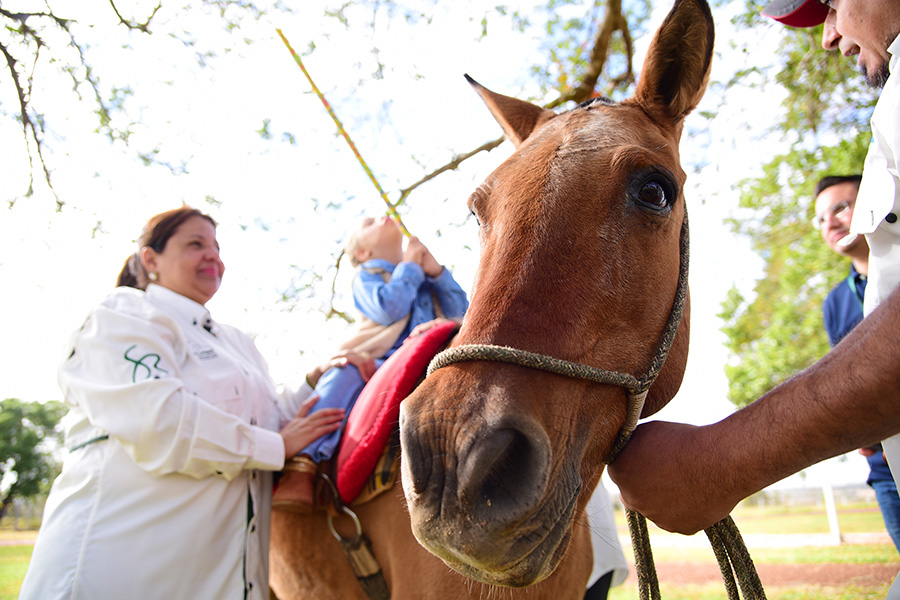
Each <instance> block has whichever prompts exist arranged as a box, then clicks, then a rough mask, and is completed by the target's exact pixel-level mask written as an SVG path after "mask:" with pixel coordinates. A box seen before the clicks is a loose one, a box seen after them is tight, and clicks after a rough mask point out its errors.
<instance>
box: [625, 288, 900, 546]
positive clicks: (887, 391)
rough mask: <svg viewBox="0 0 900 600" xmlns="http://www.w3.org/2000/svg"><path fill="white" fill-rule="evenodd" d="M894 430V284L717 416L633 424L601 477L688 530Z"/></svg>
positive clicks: (666, 522)
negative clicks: (693, 422)
mask: <svg viewBox="0 0 900 600" xmlns="http://www.w3.org/2000/svg"><path fill="white" fill-rule="evenodd" d="M696 401H698V402H702V399H696ZM896 433H900V290H897V291H894V293H893V294H891V296H890V297H889V298H888V299H887V300H886V301H885V302H884V303H883V304H882V305H881V306H880V307H879V308H878V309H877V310H875V311H874V312H873V313H872V314H871V315H870V316H869V317H867V318H866V319H864V320H863V322H862V323H860V324H859V325H858V326H857V327H856V328H855V329H854V330H853V331H852V332H850V334H849V335H848V336H847V337H846V338H844V340H843V341H841V343H840V344H838V345H837V346H836V347H835V348H834V349H833V350H832V351H831V352H829V353H828V354H827V355H826V356H825V357H824V358H822V360H820V361H819V362H817V363H816V364H814V365H813V366H811V367H810V368H808V369H806V370H804V371H803V372H801V373H799V374H798V375H797V376H795V377H793V378H792V379H790V380H789V381H787V382H785V383H784V384H782V385H780V386H778V387H777V388H775V389H774V390H772V391H771V392H769V393H768V394H766V395H765V396H763V397H762V398H760V399H759V400H757V401H756V402H754V403H753V404H751V405H749V406H747V407H746V408H743V409H741V410H739V411H737V412H735V413H734V414H732V415H730V416H729V417H727V418H725V419H723V420H722V421H719V422H718V423H714V424H712V425H706V426H702V427H694V426H690V425H684V424H679V423H666V422H662V421H658V422H651V423H646V424H643V425H641V426H639V427H638V428H637V430H636V431H635V433H634V436H633V437H632V439H631V441H630V442H629V443H628V445H627V446H626V447H625V449H624V450H623V451H622V453H621V454H620V455H619V457H618V458H617V459H616V461H615V462H614V463H613V464H611V465H610V466H609V473H610V476H611V477H612V479H613V481H614V482H615V483H616V484H617V485H618V486H619V490H620V493H621V495H622V500H623V502H624V503H625V506H627V507H628V508H631V509H633V510H636V511H637V512H639V513H641V514H643V515H644V516H646V517H647V518H648V519H650V520H651V521H653V522H655V523H656V524H657V525H659V526H660V527H662V528H663V529H666V530H669V531H675V532H678V533H685V534H692V533H696V532H697V531H700V530H701V529H704V528H706V527H708V526H710V525H712V524H714V523H716V522H717V521H719V520H721V519H723V518H725V517H726V516H727V515H728V514H729V513H730V512H731V511H732V509H733V508H734V507H735V505H736V504H737V503H738V502H740V501H741V500H742V499H744V498H746V497H747V496H749V495H751V494H753V493H755V492H758V491H759V490H761V489H763V488H765V487H767V486H769V485H771V484H773V483H775V482H776V481H779V480H781V479H783V478H785V477H787V476H789V475H791V474H793V473H796V472H797V471H800V470H801V469H804V468H806V467H808V466H810V465H812V464H815V463H817V462H819V461H822V460H825V459H826V458H831V457H833V456H838V455H840V454H843V453H845V452H849V451H851V450H855V449H857V448H861V447H863V446H869V445H871V444H873V443H876V442H878V441H881V440H883V439H885V438H888V437H890V436H892V435H894V434H896Z"/></svg>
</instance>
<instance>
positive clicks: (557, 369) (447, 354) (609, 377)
mask: <svg viewBox="0 0 900 600" xmlns="http://www.w3.org/2000/svg"><path fill="white" fill-rule="evenodd" d="M688 238H689V233H688V218H687V209H686V208H685V213H684V220H683V221H682V223H681V239H680V242H679V245H680V259H679V260H680V264H679V267H678V285H677V287H676V288H675V299H674V301H673V302H672V310H671V312H670V313H669V320H668V321H667V322H666V326H665V328H664V329H663V331H662V335H661V336H660V341H659V346H658V347H657V350H656V354H655V355H654V356H653V359H652V360H651V361H650V366H649V367H648V368H647V371H646V372H645V373H644V375H643V376H641V377H635V376H634V375H631V374H629V373H620V372H618V371H608V370H605V369H598V368H596V367H592V366H590V365H585V364H580V363H574V362H569V361H566V360H561V359H558V358H553V357H552V356H545V355H543V354H535V353H533V352H526V351H525V350H519V349H517V348H509V347H507V346H495V345H491V344H465V345H462V346H456V347H454V348H448V349H447V350H444V351H443V352H441V353H440V354H438V355H437V356H435V357H434V359H432V361H431V364H429V365H428V372H427V375H426V376H430V375H431V374H432V373H433V372H434V371H436V370H437V369H440V368H442V367H446V366H447V365H451V364H454V363H459V362H466V361H479V360H487V361H494V362H502V363H508V364H514V365H518V366H521V367H528V368H531V369H538V370H540V371H546V372H549V373H555V374H557V375H564V376H566V377H574V378H576V379H586V380H588V381H593V382H595V383H602V384H606V385H617V386H620V387H623V388H625V389H626V390H627V391H628V407H627V413H626V415H625V422H624V424H623V425H622V428H621V429H620V430H619V433H618V436H617V437H616V440H615V442H614V443H613V446H612V449H611V450H610V452H609V454H608V455H607V456H606V458H604V459H603V462H605V463H607V464H608V463H610V462H612V461H613V460H615V457H616V456H617V455H618V454H619V452H620V451H621V450H622V448H624V447H625V444H627V443H628V440H629V439H630V438H631V434H632V433H633V432H634V430H635V428H636V427H637V422H638V419H639V418H640V416H641V411H642V410H643V408H644V401H645V400H646V399H647V394H648V393H649V391H650V386H652V385H653V382H654V380H655V379H656V377H657V375H659V372H660V370H661V369H662V366H663V364H664V363H665V362H666V357H667V356H668V354H669V349H670V348H671V347H672V343H673V341H674V340H675V334H676V333H677V332H678V325H679V323H681V317H682V315H683V313H684V302H685V299H686V297H687V289H688V262H689V257H690V249H689V241H688Z"/></svg>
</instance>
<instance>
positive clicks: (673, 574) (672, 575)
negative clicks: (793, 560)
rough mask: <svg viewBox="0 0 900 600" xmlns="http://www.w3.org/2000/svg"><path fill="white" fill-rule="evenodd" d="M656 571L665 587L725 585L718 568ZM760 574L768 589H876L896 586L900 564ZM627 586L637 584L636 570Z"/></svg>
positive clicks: (767, 567) (780, 567)
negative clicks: (890, 585) (803, 587)
mask: <svg viewBox="0 0 900 600" xmlns="http://www.w3.org/2000/svg"><path fill="white" fill-rule="evenodd" d="M656 571H657V573H658V575H659V581H660V583H663V584H672V585H687V584H706V583H721V582H722V574H721V573H720V572H719V567H718V566H717V565H715V564H693V563H657V565H656ZM757 571H758V572H759V578H760V580H761V581H762V583H763V587H766V588H769V587H773V588H774V587H782V586H798V585H819V586H823V587H847V586H850V585H856V586H860V587H874V586H878V585H883V584H889V583H891V582H893V581H894V579H895V578H896V577H897V573H898V572H900V564H897V563H891V564H861V565H854V564H760V565H757ZM626 582H627V583H629V584H637V575H636V574H635V572H634V569H633V568H632V569H631V570H630V571H629V573H628V579H627V580H626Z"/></svg>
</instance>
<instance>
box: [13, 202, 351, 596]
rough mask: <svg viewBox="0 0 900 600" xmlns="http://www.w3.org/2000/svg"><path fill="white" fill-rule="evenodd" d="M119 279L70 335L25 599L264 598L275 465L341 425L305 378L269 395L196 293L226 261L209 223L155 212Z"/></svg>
mask: <svg viewBox="0 0 900 600" xmlns="http://www.w3.org/2000/svg"><path fill="white" fill-rule="evenodd" d="M138 248H139V249H138V251H137V252H136V253H135V254H134V255H133V256H131V257H129V259H128V260H127V261H126V264H125V266H124V267H123V269H122V272H121V273H120V274H119V280H118V284H119V287H117V288H116V289H115V290H114V291H113V292H112V293H111V294H110V295H109V296H108V297H107V298H106V299H105V300H103V301H102V302H101V303H100V305H99V306H98V307H97V308H95V309H94V310H93V312H92V313H91V314H90V316H89V317H88V318H87V320H86V321H85V323H84V325H83V326H82V327H81V329H80V330H78V331H77V332H76V333H75V334H74V335H73V336H72V338H71V339H70V341H69V343H68V345H67V348H66V352H65V360H64V361H63V363H62V364H61V366H60V369H59V383H60V387H61V389H62V392H63V394H64V397H65V401H66V403H67V404H68V405H69V409H70V410H69V414H68V415H67V416H66V418H65V421H64V423H65V435H66V447H67V450H68V454H67V456H66V458H65V462H64V465H63V469H62V473H61V474H60V476H59V477H58V478H57V480H56V481H55V482H54V484H53V488H52V490H51V492H50V496H49V498H48V500H47V504H46V507H45V511H44V518H43V522H42V525H41V530H40V532H39V534H38V539H37V541H36V543H35V547H34V553H33V555H32V559H31V563H30V566H29V569H28V573H27V574H26V577H25V581H24V583H23V586H22V591H21V595H20V598H27V599H40V600H48V599H53V598H72V599H74V598H110V599H113V598H115V599H119V598H134V597H139V598H149V597H153V598H195V599H209V600H213V599H215V600H218V599H223V598H235V599H238V598H258V599H260V600H263V599H268V598H269V587H268V539H269V538H268V529H269V514H270V507H271V495H272V485H273V484H272V473H273V472H275V471H280V470H281V469H282V467H283V466H284V461H285V458H286V457H287V458H290V457H292V456H294V455H295V454H296V453H297V452H298V451H299V450H300V449H301V448H303V447H304V446H306V445H307V444H309V443H310V442H312V441H313V440H315V439H316V438H318V437H319V436H321V435H323V434H326V433H330V432H331V431H333V430H335V429H336V428H337V427H338V426H339V424H340V422H341V419H342V418H343V411H342V410H338V409H334V410H322V411H318V412H316V413H315V414H312V415H309V416H307V413H308V412H309V409H310V407H311V405H312V403H313V402H314V400H315V396H314V395H313V393H312V387H313V386H314V385H315V383H316V380H317V379H318V377H319V376H320V375H321V374H322V373H323V372H324V371H325V370H327V369H328V368H329V367H331V366H338V365H344V364H346V363H347V362H348V361H350V362H354V361H357V360H358V357H355V356H346V355H343V356H338V357H335V358H334V359H332V360H331V361H329V362H328V363H326V364H324V365H320V366H318V367H316V368H315V369H313V371H312V372H310V373H309V375H308V376H307V382H306V383H304V385H303V386H301V387H300V388H299V389H297V390H288V391H285V392H280V393H276V390H275V386H274V384H273V382H272V380H271V378H270V377H269V374H268V368H267V366H266V363H265V361H264V360H263V358H262V356H261V355H260V354H259V352H258V351H257V349H256V347H255V346H254V344H253V341H252V340H251V339H250V337H249V336H247V335H246V334H244V333H242V332H240V331H238V330H237V329H235V328H233V327H229V326H227V325H223V324H220V323H217V322H216V321H214V320H213V319H212V318H211V317H210V314H209V311H208V310H207V309H206V308H205V304H206V303H207V302H208V301H209V300H210V299H211V298H212V297H213V295H214V294H215V293H216V291H217V290H218V289H219V284H220V283H221V281H222V274H223V273H224V271H225V266H224V264H223V263H222V260H221V258H220V256H219V245H218V243H217V241H216V223H215V221H214V220H213V219H212V218H211V217H209V216H208V215H205V214H203V213H201V212H200V211H198V210H196V209H192V208H190V207H186V206H185V207H182V208H179V209H175V210H171V211H168V212H165V213H162V214H159V215H156V216H155V217H153V218H152V219H150V221H149V222H148V223H147V225H146V227H145V228H144V232H143V234H142V235H141V237H140V238H139V240H138Z"/></svg>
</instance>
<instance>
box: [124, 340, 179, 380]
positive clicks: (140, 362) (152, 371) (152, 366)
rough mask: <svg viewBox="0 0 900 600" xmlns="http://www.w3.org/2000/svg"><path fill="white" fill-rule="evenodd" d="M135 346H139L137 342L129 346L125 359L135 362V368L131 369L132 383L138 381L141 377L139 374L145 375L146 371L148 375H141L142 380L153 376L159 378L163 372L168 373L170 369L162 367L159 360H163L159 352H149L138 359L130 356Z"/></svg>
mask: <svg viewBox="0 0 900 600" xmlns="http://www.w3.org/2000/svg"><path fill="white" fill-rule="evenodd" d="M135 348H137V344H135V345H133V346H131V347H130V348H128V350H126V351H125V360H127V361H128V362H130V363H134V369H133V370H132V371H131V381H132V383H137V381H138V379H139V377H138V375H139V374H140V375H143V374H144V373H145V372H146V376H144V377H140V380H141V381H143V380H146V379H151V378H152V379H159V378H160V376H161V375H160V374H161V373H168V371H166V370H165V369H163V368H162V367H160V366H159V361H161V360H162V357H160V355H159V354H156V353H153V352H151V353H149V354H145V355H143V356H142V357H140V358H138V359H134V358H132V357H130V356H128V353H129V352H131V351H132V350H134V349H135ZM154 359H155V360H154ZM144 361H146V362H144ZM140 369H142V370H140Z"/></svg>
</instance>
